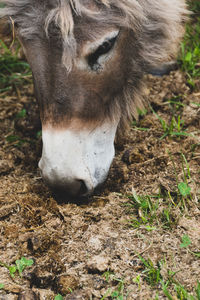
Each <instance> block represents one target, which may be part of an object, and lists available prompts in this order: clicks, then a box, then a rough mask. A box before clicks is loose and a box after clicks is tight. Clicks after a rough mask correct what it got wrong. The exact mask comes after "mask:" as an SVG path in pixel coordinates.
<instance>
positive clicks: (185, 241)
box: [180, 234, 200, 258]
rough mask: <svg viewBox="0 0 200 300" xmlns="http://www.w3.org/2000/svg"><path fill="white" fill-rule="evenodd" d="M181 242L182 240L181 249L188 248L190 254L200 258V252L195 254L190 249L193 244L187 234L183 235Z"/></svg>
mask: <svg viewBox="0 0 200 300" xmlns="http://www.w3.org/2000/svg"><path fill="white" fill-rule="evenodd" d="M181 240H182V243H181V244H180V248H187V251H188V252H190V253H191V254H193V255H195V256H196V257H199V258H200V252H194V251H191V250H190V249H189V248H188V247H189V246H190V245H191V244H192V242H191V239H190V237H189V236H188V235H187V234H185V235H183V236H182V238H181Z"/></svg>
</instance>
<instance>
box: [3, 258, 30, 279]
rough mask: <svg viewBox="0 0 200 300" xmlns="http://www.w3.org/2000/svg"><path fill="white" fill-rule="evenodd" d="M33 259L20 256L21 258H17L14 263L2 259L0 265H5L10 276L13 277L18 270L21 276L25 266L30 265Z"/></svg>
mask: <svg viewBox="0 0 200 300" xmlns="http://www.w3.org/2000/svg"><path fill="white" fill-rule="evenodd" d="M33 263H34V261H33V260H32V259H27V258H26V257H21V259H17V260H16V261H15V264H14V265H11V266H10V265H8V264H6V263H4V262H2V261H0V266H1V267H5V268H6V269H7V270H8V271H9V273H10V276H11V277H12V278H14V277H15V274H16V272H18V274H19V276H20V277H22V272H23V271H24V269H25V268H27V267H30V266H32V265H33Z"/></svg>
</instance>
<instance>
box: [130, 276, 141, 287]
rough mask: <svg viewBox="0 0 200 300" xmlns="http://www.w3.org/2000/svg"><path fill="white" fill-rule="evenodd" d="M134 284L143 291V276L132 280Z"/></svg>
mask: <svg viewBox="0 0 200 300" xmlns="http://www.w3.org/2000/svg"><path fill="white" fill-rule="evenodd" d="M132 280H133V282H134V283H136V284H137V285H138V288H139V290H140V289H141V276H140V275H138V276H136V277H135V278H133V279H132Z"/></svg>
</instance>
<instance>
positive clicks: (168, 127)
mask: <svg viewBox="0 0 200 300" xmlns="http://www.w3.org/2000/svg"><path fill="white" fill-rule="evenodd" d="M151 110H152V112H153V114H154V115H155V116H156V118H157V119H158V120H159V121H160V124H161V126H162V129H163V132H164V134H163V135H162V136H161V137H160V140H162V139H164V138H165V137H166V136H170V137H173V136H176V137H181V136H190V135H191V134H190V133H187V132H186V131H185V130H184V128H183V127H184V120H182V119H181V116H180V115H178V116H177V118H175V116H173V117H172V119H171V121H170V123H167V122H166V121H165V120H164V119H163V118H161V117H160V116H159V115H158V114H157V113H156V112H155V111H154V110H153V108H152V107H151Z"/></svg>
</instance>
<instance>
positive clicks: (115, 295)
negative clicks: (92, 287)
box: [101, 271, 126, 300]
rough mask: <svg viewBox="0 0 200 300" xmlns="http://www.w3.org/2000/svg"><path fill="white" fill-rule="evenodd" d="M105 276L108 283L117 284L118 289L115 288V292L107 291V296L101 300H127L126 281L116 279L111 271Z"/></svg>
mask: <svg viewBox="0 0 200 300" xmlns="http://www.w3.org/2000/svg"><path fill="white" fill-rule="evenodd" d="M103 276H104V277H106V281H107V282H109V281H110V280H111V281H112V282H113V283H114V284H116V283H117V287H116V288H115V290H114V291H113V289H111V288H109V289H108V290H107V291H106V293H105V295H104V296H103V297H102V298H101V300H104V299H106V298H107V297H109V298H111V299H113V300H125V299H126V296H125V295H124V280H123V279H119V278H117V277H115V275H114V274H113V273H111V272H110V271H107V272H105V273H104V274H103Z"/></svg>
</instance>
